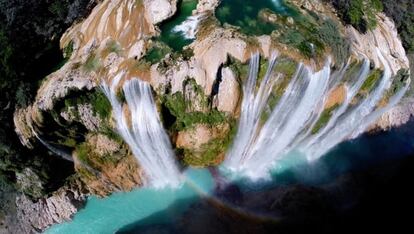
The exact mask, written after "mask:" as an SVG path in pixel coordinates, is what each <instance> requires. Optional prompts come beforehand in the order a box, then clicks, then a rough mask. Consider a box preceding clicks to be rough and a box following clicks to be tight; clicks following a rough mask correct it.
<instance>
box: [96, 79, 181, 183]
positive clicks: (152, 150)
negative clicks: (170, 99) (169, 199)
mask: <svg viewBox="0 0 414 234" xmlns="http://www.w3.org/2000/svg"><path fill="white" fill-rule="evenodd" d="M123 75H124V73H122V72H121V73H119V74H118V75H117V76H116V77H114V79H113V81H112V84H111V86H110V87H109V86H108V85H107V84H106V83H105V82H104V83H103V84H102V87H103V90H104V92H105V94H106V96H107V97H108V99H109V100H110V102H111V105H112V108H113V113H114V118H115V120H116V125H117V130H118V133H119V134H120V135H121V137H122V138H123V139H124V140H125V142H126V143H127V144H128V145H129V147H130V148H131V150H132V152H133V154H134V156H135V157H136V159H137V161H138V162H139V164H140V166H141V168H142V170H143V171H144V175H145V178H143V179H144V184H146V185H149V186H152V187H157V188H160V187H164V186H173V187H174V186H178V185H179V184H180V180H181V178H180V177H181V176H180V172H179V170H178V166H177V164H176V161H175V156H174V151H173V149H172V146H171V143H170V140H169V138H168V135H167V133H166V132H165V130H164V128H163V126H162V124H161V122H160V118H159V115H158V112H157V109H156V107H155V103H154V100H153V97H152V90H151V87H150V85H149V84H148V83H147V82H144V81H141V80H140V79H131V80H128V81H125V82H124V85H123V91H124V95H125V99H126V103H127V106H128V108H129V110H130V115H128V114H127V112H125V111H123V108H122V104H121V103H120V102H119V101H118V99H117V95H116V88H117V86H118V84H119V82H120V80H121V79H122V77H123ZM128 120H130V122H131V124H129V122H128ZM130 125H131V126H130Z"/></svg>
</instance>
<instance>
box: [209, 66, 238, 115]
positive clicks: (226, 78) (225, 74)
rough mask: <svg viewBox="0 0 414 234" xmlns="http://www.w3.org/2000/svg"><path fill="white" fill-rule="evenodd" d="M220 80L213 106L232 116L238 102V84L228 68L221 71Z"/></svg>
mask: <svg viewBox="0 0 414 234" xmlns="http://www.w3.org/2000/svg"><path fill="white" fill-rule="evenodd" d="M221 79H222V81H221V83H220V86H219V88H218V89H219V90H218V94H217V96H216V98H215V99H214V106H215V107H217V110H219V111H223V112H226V113H230V114H233V113H235V112H236V109H237V107H238V104H239V101H240V96H241V93H240V91H241V89H240V84H239V82H238V81H237V78H236V76H235V75H234V72H233V71H232V70H231V69H230V68H228V67H226V68H223V69H222V71H221Z"/></svg>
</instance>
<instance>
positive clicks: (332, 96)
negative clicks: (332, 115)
mask: <svg viewBox="0 0 414 234" xmlns="http://www.w3.org/2000/svg"><path fill="white" fill-rule="evenodd" d="M345 98H346V88H345V86H344V85H341V86H339V87H337V88H335V89H334V90H332V91H331V92H330V93H329V95H328V98H327V100H326V103H325V109H329V108H331V107H334V106H335V105H339V104H341V103H343V102H344V101H345Z"/></svg>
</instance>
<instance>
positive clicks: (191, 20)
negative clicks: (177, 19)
mask: <svg viewBox="0 0 414 234" xmlns="http://www.w3.org/2000/svg"><path fill="white" fill-rule="evenodd" d="M203 18H205V15H203V14H201V15H193V16H189V17H188V18H187V19H186V20H185V21H184V22H182V23H181V24H179V25H177V26H175V27H174V28H173V29H172V31H173V32H176V33H181V34H182V35H183V36H184V38H185V39H189V40H191V39H195V38H196V34H197V31H198V24H199V23H200V21H201V20H202V19H203Z"/></svg>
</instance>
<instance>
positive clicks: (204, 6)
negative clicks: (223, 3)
mask: <svg viewBox="0 0 414 234" xmlns="http://www.w3.org/2000/svg"><path fill="white" fill-rule="evenodd" d="M219 4H220V0H199V1H198V4H197V9H196V14H200V13H205V12H207V11H211V12H214V10H215V9H216V8H217V7H218V5H219Z"/></svg>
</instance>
